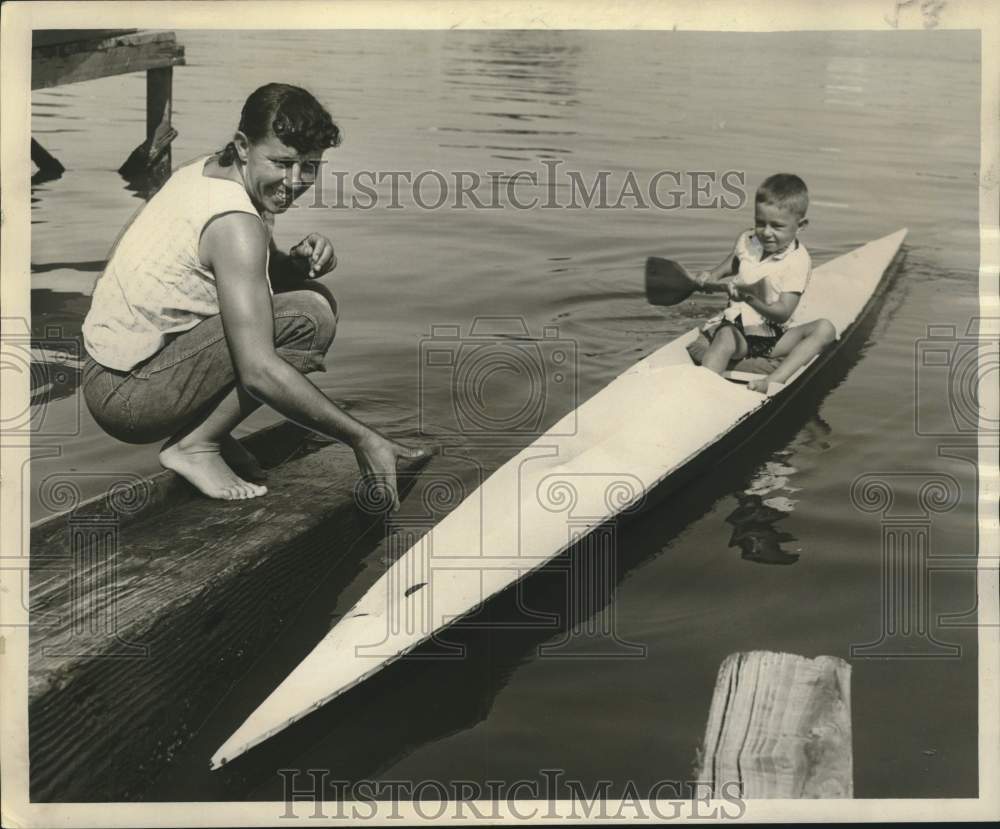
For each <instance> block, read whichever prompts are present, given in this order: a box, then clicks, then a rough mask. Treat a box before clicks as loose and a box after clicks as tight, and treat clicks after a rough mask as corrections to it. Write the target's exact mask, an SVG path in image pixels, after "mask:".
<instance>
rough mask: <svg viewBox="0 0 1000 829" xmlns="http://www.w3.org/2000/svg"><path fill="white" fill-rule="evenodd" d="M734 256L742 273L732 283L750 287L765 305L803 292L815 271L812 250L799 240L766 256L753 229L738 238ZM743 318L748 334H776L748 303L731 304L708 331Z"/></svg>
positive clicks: (715, 318)
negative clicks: (721, 323) (790, 293)
mask: <svg viewBox="0 0 1000 829" xmlns="http://www.w3.org/2000/svg"><path fill="white" fill-rule="evenodd" d="M733 256H735V257H736V258H737V259H739V262H740V269H739V273H738V274H737V275H736V276H735V277H734V278H733V284H734V285H737V286H739V287H741V288H750V289H751V292H752V293H753V294H754V295H755V296H756V297H757V298H758V299H761V300H763V301H764V302H766V303H768V304H770V303H773V302H777V301H778V299H779V298H780V297H781V294H783V293H785V292H794V293H799V294H801V293H803V292H804V291H805V289H806V286H807V285H808V284H809V274H810V273H811V271H812V259H811V257H810V256H809V251H807V250H806V246H805V245H803V244H802V243H801V242H800V241H799V240H798V239H795V240H794V241H793V242H792V243H791V244H790V245H789V246H788V247H787V248H785V249H784V250H783V251H781V252H779V253H775V254H772V255H771V256H769V257H768V258H767V259H764V260H763V261H761V260H762V259H763V257H764V246H763V245H762V244H761V242H760V240H759V239H758V238H757V236H756V234H755V233H754V232H753V230H746V231H744V232H743V233H741V234H740V235H739V237H738V238H737V239H736V245H735V246H734V247H733ZM740 316H741V317H742V318H743V331H744V333H746V334H756V335H763V336H769V335H771V334H772V333H773V329H772V328H771V325H770V323H769V322H768V320H766V319H765V318H764V317H762V316H761V315H760V314H758V313H757V312H756V311H755V310H754V309H753V308H751V307H750V306H749V305H747V304H746V303H745V302H732V301H730V303H729V305H727V306H726V309H725V310H724V311H723V312H722V313H721V314H717V315H716V316H714V317H712V319H710V320H709V321H708V322H707V323H705V326H704V327H705V328H706V329H710V328H713V327H714V326H716V325H718V324H719V323H720V322H722V321H723V320H729V321H734V320H735V319H736V318H737V317H740ZM794 318H795V315H794V314H792V317H791V318H789V319H788V320H787V321H786V322H785V327H791V326H792V325H794V323H793V322H792V320H793V319H794Z"/></svg>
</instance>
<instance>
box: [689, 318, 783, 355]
mask: <svg viewBox="0 0 1000 829" xmlns="http://www.w3.org/2000/svg"><path fill="white" fill-rule="evenodd" d="M726 325H731V326H732V327H733V328H735V329H736V330H737V331H739V332H740V336H741V337H743V339H744V340H745V341H746V344H747V353H746V358H750V357H770V356H771V352H772V351H773V350H774V347H775V346H776V345H777V344H778V340H780V339H781V337H782V336H783V335H784V333H785V329H784V328H782V327H781V326H780V325H775V324H774V323H769V324H768V327H769V328H770V329H771V330H772V332H773V333H771V334H747V333H746V332H745V331H744V330H743V318H742V317H737V318H736V319H735V320H723V321H722V322H720V323H719V324H718V325H717V326H716V327H715V328H713V329H712V330H711V331H702V333H703V334H704V335H705V337H706V338H707V339H708V341H709V342H711V341H712V340H713V339H714V338H715V335H716V334H717V333H718V332H719V331H720V330H721V329H722V328H723V326H726ZM746 358H744V359H746Z"/></svg>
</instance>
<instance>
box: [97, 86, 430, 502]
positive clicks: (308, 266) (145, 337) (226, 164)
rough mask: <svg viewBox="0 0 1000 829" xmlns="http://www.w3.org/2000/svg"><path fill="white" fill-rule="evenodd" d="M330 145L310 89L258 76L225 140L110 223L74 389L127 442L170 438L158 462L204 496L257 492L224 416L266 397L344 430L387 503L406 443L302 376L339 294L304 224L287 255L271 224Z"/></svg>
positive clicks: (329, 254) (321, 244) (253, 472)
mask: <svg viewBox="0 0 1000 829" xmlns="http://www.w3.org/2000/svg"><path fill="white" fill-rule="evenodd" d="M339 143H340V131H339V130H338V128H337V126H336V124H334V122H333V120H332V119H331V117H330V115H329V113H328V112H327V111H326V110H325V109H324V108H323V107H322V106H321V105H320V104H319V102H318V101H317V100H316V99H315V98H313V96H312V95H310V94H309V93H308V92H306V91H305V90H304V89H300V88H298V87H295V86H288V85H285V84H268V85H267V86H263V87H261V88H260V89H258V90H256V91H255V92H254V93H253V94H252V95H251V96H250V97H249V98H248V99H247V101H246V103H245V104H244V106H243V112H242V115H241V118H240V124H239V129H238V130H237V132H236V134H235V136H234V138H233V141H232V142H231V143H230V144H229V145H228V146H227V147H226V148H225V149H224V150H222V151H221V152H219V153H216V154H215V155H211V156H208V157H202V158H199V159H197V160H196V161H195V162H193V163H191V164H188V165H187V166H184V167H181V168H179V169H178V170H176V171H175V172H174V174H173V175H172V176H171V177H170V179H169V180H168V181H167V183H166V184H165V185H164V186H163V188H162V189H161V190H160V191H159V192H158V193H157V194H156V195H155V196H153V198H152V199H150V201H149V202H148V203H147V204H146V205H145V206H144V207H143V208H142V209H141V210H140V211H139V212H138V213H137V214H136V216H135V217H134V218H133V219H132V221H131V222H130V223H129V224H128V225H127V226H126V228H125V230H124V231H123V232H122V234H121V235H120V236H119V238H118V241H117V242H116V243H115V247H114V249H113V251H112V253H111V257H110V259H109V261H108V264H107V267H106V268H105V270H104V273H103V274H102V275H101V277H100V279H98V281H97V285H96V286H95V288H94V295H93V300H92V303H91V308H90V311H89V313H88V314H87V317H86V319H85V320H84V324H83V336H84V343H85V345H86V349H87V352H88V360H87V363H86V367H85V369H84V378H83V390H84V396H85V398H86V400H87V405H88V407H89V409H90V411H91V413H92V414H93V416H94V419H95V420H96V421H97V423H98V424H99V425H100V426H101V428H103V429H104V430H105V431H106V432H108V433H109V434H110V435H112V436H113V437H116V438H118V439H119V440H122V441H126V442H128V443H154V442H159V441H161V440H166V442H165V443H164V444H163V447H162V449H161V450H160V463H162V464H163V466H165V467H166V468H167V469H172V470H173V471H174V472H176V473H177V474H178V475H181V476H182V477H183V478H185V479H187V480H188V481H189V482H190V483H192V484H193V485H194V486H195V487H197V488H198V489H199V490H200V491H201V492H202V493H204V494H205V495H207V496H208V497H210V498H222V499H227V500H231V499H242V498H254V497H257V496H259V495H263V494H265V493H266V492H267V489H266V487H264V486H261V485H260V481H261V480H262V473H261V470H260V467H259V466H258V464H257V462H256V459H254V458H253V456H252V455H250V453H249V452H247V451H246V449H244V448H243V447H242V445H241V444H240V443H239V442H238V441H237V440H236V439H235V438H233V437H232V435H231V434H230V432H231V431H232V430H233V428H234V427H235V426H236V425H237V424H238V423H240V422H241V421H242V420H243V419H244V418H246V417H247V416H248V415H249V414H250V413H251V412H252V411H254V410H255V409H256V408H257V407H258V406H259V405H260V404H261V403H266V404H267V405H268V406H271V407H272V408H273V409H275V410H277V411H278V412H279V413H280V414H282V415H284V416H285V417H286V418H288V419H289V420H292V421H294V422H295V423H298V424H299V425H301V426H304V427H306V428H308V429H312V430H315V431H317V432H320V433H322V434H325V435H328V436H330V437H334V438H338V439H339V440H342V441H344V442H345V443H347V444H348V445H350V446H351V447H352V448H353V449H354V453H355V456H356V457H357V460H358V465H359V466H360V468H361V472H362V474H363V475H373V476H376V477H377V478H378V479H379V480H381V481H384V482H385V483H386V484H387V485H388V488H389V490H390V491H389V493H388V495H389V496H390V503H391V504H392V505H393V506H397V505H398V496H397V494H396V486H395V480H396V462H397V460H398V459H399V458H418V457H422V456H423V455H424V454H425V451H424V450H420V449H411V448H408V447H405V446H402V445H400V444H398V443H396V442H394V441H392V440H389V439H388V438H386V437H384V436H382V435H380V434H379V433H378V432H376V431H375V430H373V429H371V428H369V427H368V426H366V425H364V424H363V423H361V422H359V421H357V420H355V419H354V418H353V417H351V416H350V415H348V414H347V413H346V412H344V411H343V410H342V409H340V408H339V407H338V406H337V405H336V404H334V403H333V402H332V401H331V400H330V399H329V398H328V397H327V396H326V395H325V394H323V393H322V392H321V391H320V390H319V389H318V388H316V386H314V385H313V384H312V383H311V382H309V380H307V379H306V377H305V374H306V373H307V372H311V371H323V370H324V365H323V360H324V357H325V355H326V352H327V350H328V349H329V348H330V345H331V344H332V342H333V336H334V333H335V331H336V326H337V305H336V302H335V300H334V298H333V296H332V294H330V293H329V291H328V290H327V289H326V288H325V287H324V286H323V285H321V284H319V283H311V282H309V281H308V280H310V279H312V278H315V277H319V276H323V275H324V274H326V273H329V272H330V271H332V270H333V269H334V267H336V264H337V259H336V256H335V255H334V250H333V245H332V244H331V243H330V240H329V239H327V238H326V237H325V236H322V235H320V234H318V233H311V234H309V235H308V236H307V237H306V238H305V239H303V240H302V241H301V242H299V243H298V244H297V245H295V246H294V247H292V248H291V250H290V251H289V252H288V253H287V254H286V253H283V252H281V251H279V250H278V249H277V247H276V246H275V244H274V241H273V239H272V238H271V234H270V222H272V221H273V216H274V215H276V214H279V213H284V212H285V211H286V210H287V209H288V208H289V207H290V206H291V204H292V202H293V201H294V200H295V199H296V198H297V197H298V196H300V195H302V194H303V193H304V192H305V191H306V190H308V189H309V187H310V186H311V185H312V184H313V182H314V181H315V179H316V176H317V175H318V173H319V167H320V161H321V159H322V155H323V151H324V150H326V149H328V148H330V147H336V146H337V145H338V144H339Z"/></svg>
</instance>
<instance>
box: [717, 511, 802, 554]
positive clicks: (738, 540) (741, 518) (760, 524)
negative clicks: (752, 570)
mask: <svg viewBox="0 0 1000 829" xmlns="http://www.w3.org/2000/svg"><path fill="white" fill-rule="evenodd" d="M736 497H737V499H738V500H739V504H740V505H739V506H738V507H737V508H736V509H735V510H733V511H732V512H731V513H730V514H729V515H727V516H726V521H727V523H729V524H732V525H733V535H732V537H731V538H730V539H729V546H730V547H739V548H740V550H741V551H742V555H743V558H744V559H745V560H747V561H755V562H757V563H758V564H794V563H795V562H796V561H798V560H799V556H798V554H797V553H788V552H786V551H785V550H783V549H781V543H782V542H783V541H795V536H794V535H792V534H791V533H787V532H782V531H780V530H779V529H778V528H777V527H775V526H774V525H775V524H776V523H777V522H778V521H781V520H782V519H783V518H787V517H788V513H787V512H782V511H781V510H779V509H775V508H774V507H771V506H768V505H767V504H765V503H764V500H763V499H762V498H761V496H760V495H742V494H741V495H737V496H736Z"/></svg>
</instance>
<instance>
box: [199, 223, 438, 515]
mask: <svg viewBox="0 0 1000 829" xmlns="http://www.w3.org/2000/svg"><path fill="white" fill-rule="evenodd" d="M267 246H268V238H267V234H266V232H265V230H264V228H263V227H262V225H261V223H260V222H259V221H258V220H257V219H255V218H254V217H253V216H251V215H250V214H247V213H229V214H226V215H224V216H220V217H218V218H217V219H215V220H214V221H212V222H211V223H210V224H209V225H208V226H207V227H206V229H205V231H204V233H203V234H202V241H201V246H200V254H201V258H202V262H203V264H204V265H205V266H206V267H209V268H211V270H212V271H213V272H214V274H215V280H216V287H217V290H218V294H219V307H220V309H221V312H222V326H223V329H224V331H225V333H226V341H227V342H228V344H229V350H230V353H231V354H232V357H233V362H234V364H235V368H236V373H237V377H238V378H239V382H240V383H241V385H242V386H243V387H244V388H245V389H246V390H247V392H249V393H250V394H251V395H253V396H254V397H255V398H257V399H258V400H260V401H261V402H263V403H266V404H267V405H268V406H270V407H271V408H273V409H275V410H276V411H277V412H279V413H280V414H282V415H284V416H285V417H287V418H288V419H289V420H292V421H294V422H295V423H298V424H299V425H301V426H304V427H305V428H307V429H312V430H314V431H317V432H320V433H321V434H324V435H328V436H329V437H333V438H336V439H338V440H341V441H343V442H344V443H346V444H348V445H349V446H351V447H352V448H353V449H354V451H355V455H356V456H357V459H358V463H359V466H360V467H361V470H362V473H364V474H374V475H376V476H378V477H379V478H380V479H382V480H384V481H385V482H386V483H387V484H388V485H389V487H390V489H391V493H390V495H391V500H392V503H393V504H394V505H398V496H397V495H396V460H397V459H398V458H399V457H404V456H410V457H417V456H419V455H420V454H421V453H420V452H418V451H417V450H411V449H409V448H407V447H404V446H402V445H400V444H398V443H395V442H393V441H390V440H388V439H387V438H385V437H383V436H382V435H380V434H379V433H378V432H376V431H375V430H374V429H372V428H370V427H369V426H366V425H365V424H364V423H362V422H361V421H359V420H357V419H355V418H353V417H351V415H349V414H347V412H345V411H344V410H343V409H341V408H340V407H339V406H337V405H336V404H335V403H334V402H333V401H332V400H330V399H329V398H328V397H327V396H326V395H325V394H323V392H321V391H320V390H319V389H318V388H316V386H314V385H313V384H312V383H311V382H310V381H309V380H308V379H307V378H306V377H305V375H303V374H300V373H299V371H298V370H297V369H295V368H294V367H293V366H292V365H290V364H289V363H287V362H285V361H284V360H283V359H282V358H281V356H280V355H279V354H278V353H277V351H276V350H275V347H274V318H273V310H272V307H271V296H270V292H269V291H268V289H267V279H268V275H267V272H266V262H267Z"/></svg>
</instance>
